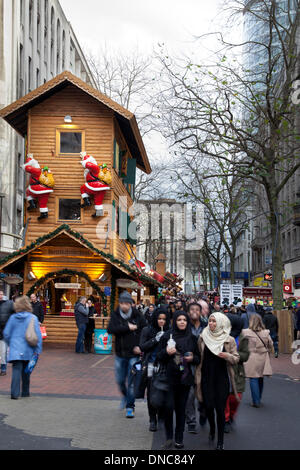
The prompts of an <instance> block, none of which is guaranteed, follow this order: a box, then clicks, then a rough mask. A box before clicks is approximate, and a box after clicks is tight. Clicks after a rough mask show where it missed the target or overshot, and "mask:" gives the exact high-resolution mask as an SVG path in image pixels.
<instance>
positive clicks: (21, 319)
mask: <svg viewBox="0 0 300 470" xmlns="http://www.w3.org/2000/svg"><path fill="white" fill-rule="evenodd" d="M14 309H15V312H16V313H14V314H12V315H11V316H10V317H9V319H8V322H7V324H6V326H5V328H4V331H3V336H4V339H5V341H6V342H7V344H8V346H9V352H8V362H11V363H12V381H11V398H12V399H13V400H17V399H18V398H19V396H20V390H21V396H22V397H29V396H30V374H29V373H27V372H26V367H27V365H28V363H29V361H30V360H31V359H32V358H33V355H34V354H38V355H39V354H41V352H42V335H41V330H40V325H39V322H38V319H37V317H36V315H33V314H32V307H31V304H30V302H29V299H28V297H26V296H25V295H24V296H22V297H18V298H17V299H16V300H15V303H14ZM32 319H34V332H35V335H36V336H37V345H36V346H35V347H33V346H30V344H29V343H28V342H27V340H26V331H27V328H28V327H29V324H30V322H31V321H32ZM21 382H22V387H21Z"/></svg>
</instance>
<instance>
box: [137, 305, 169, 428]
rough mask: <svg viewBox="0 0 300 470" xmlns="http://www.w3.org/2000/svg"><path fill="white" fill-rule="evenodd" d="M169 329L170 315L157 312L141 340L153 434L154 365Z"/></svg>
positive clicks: (154, 417)
mask: <svg viewBox="0 0 300 470" xmlns="http://www.w3.org/2000/svg"><path fill="white" fill-rule="evenodd" d="M169 328H170V318H169V315H168V313H166V312H164V311H159V310H155V311H154V313H153V315H152V318H151V324H150V325H148V326H146V327H145V328H143V330H142V334H141V340H140V348H141V351H142V352H143V353H144V362H145V363H146V365H147V377H148V379H147V403H148V412H149V419H150V427H149V431H152V432H155V431H157V410H156V408H154V407H153V406H152V405H151V402H150V389H151V381H152V374H153V364H154V362H155V359H156V355H157V350H158V346H159V341H160V340H161V338H162V336H163V335H164V332H166V331H168V330H169Z"/></svg>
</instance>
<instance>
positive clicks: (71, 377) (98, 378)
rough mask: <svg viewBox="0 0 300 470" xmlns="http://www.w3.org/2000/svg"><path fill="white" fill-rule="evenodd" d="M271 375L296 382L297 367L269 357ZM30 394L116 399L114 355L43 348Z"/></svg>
mask: <svg viewBox="0 0 300 470" xmlns="http://www.w3.org/2000/svg"><path fill="white" fill-rule="evenodd" d="M271 363H272V368H273V373H274V374H280V375H286V376H288V377H290V378H292V379H299V380H300V364H299V365H295V364H293V362H292V360H291V356H290V355H289V354H280V355H279V357H278V359H275V358H274V357H271ZM10 381H11V366H10V365H8V372H7V375H6V376H3V377H0V392H2V393H9V391H10ZM30 390H31V393H33V394H49V395H52V394H53V395H65V396H78V397H79V396H80V397H83V396H85V397H91V398H92V397H101V398H111V399H119V398H120V393H119V390H118V387H117V385H116V383H115V375H114V356H113V355H101V354H76V353H75V352H74V350H73V347H70V346H68V347H64V348H62V347H55V346H54V345H45V346H44V350H43V353H42V354H41V357H40V358H39V362H38V364H37V366H36V370H35V371H34V372H33V374H32V378H31V386H30Z"/></svg>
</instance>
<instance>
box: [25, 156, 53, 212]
mask: <svg viewBox="0 0 300 470" xmlns="http://www.w3.org/2000/svg"><path fill="white" fill-rule="evenodd" d="M23 167H24V170H25V171H26V172H27V173H29V174H30V180H29V186H28V188H27V189H26V199H27V201H28V203H29V206H28V208H27V210H28V211H33V210H35V209H37V202H38V205H39V208H40V216H39V217H38V220H42V219H46V218H47V217H48V207H47V206H48V199H49V196H50V194H51V193H53V187H54V178H53V175H52V173H51V171H50V170H49V168H48V167H47V166H45V167H44V168H43V169H41V167H40V165H39V162H38V161H37V160H35V159H34V158H33V154H32V153H29V154H28V155H27V160H26V162H25V164H24V165H23Z"/></svg>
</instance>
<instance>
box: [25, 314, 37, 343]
mask: <svg viewBox="0 0 300 470" xmlns="http://www.w3.org/2000/svg"><path fill="white" fill-rule="evenodd" d="M34 324H35V318H34V317H32V318H31V319H30V321H29V324H28V326H27V329H26V333H25V339H26V341H27V343H28V344H29V346H31V347H32V348H35V347H36V346H37V344H38V336H37V334H36V332H35V328H34Z"/></svg>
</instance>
